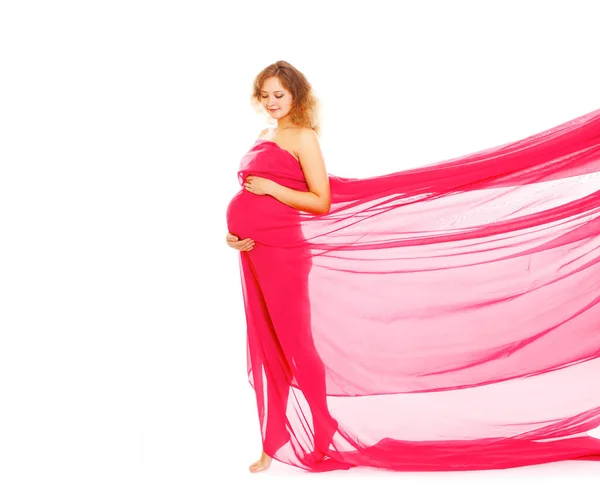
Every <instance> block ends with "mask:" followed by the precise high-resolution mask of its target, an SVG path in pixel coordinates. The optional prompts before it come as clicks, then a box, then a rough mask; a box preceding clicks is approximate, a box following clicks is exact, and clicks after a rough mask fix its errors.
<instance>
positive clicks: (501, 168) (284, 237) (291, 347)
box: [227, 110, 600, 471]
mask: <svg viewBox="0 0 600 495" xmlns="http://www.w3.org/2000/svg"><path fill="white" fill-rule="evenodd" d="M599 171H600V110H598V111H595V112H592V113H590V114H588V115H584V116H582V117H580V118H578V119H575V120H572V121H570V122H567V123H565V124H562V125H560V126H557V127H555V128H553V129H550V130H548V131H545V132H541V133H539V134H536V135H534V136H531V137H528V138H525V139H522V140H520V141H516V142H513V143H509V144H505V145H502V146H498V147H495V148H491V149H488V150H484V151H481V152H477V153H472V154H470V155H467V156H463V157H459V158H455V159H451V160H447V161H444V162H440V163H436V164H432V165H430V166H426V167H421V168H417V169H412V170H404V171H400V172H396V173H392V174H388V175H384V176H377V177H370V178H365V179H351V178H342V177H336V176H334V175H331V174H330V175H329V181H330V186H331V193H332V207H331V210H330V212H329V213H327V214H324V215H313V214H310V213H306V212H301V211H298V210H295V209H294V208H291V207H289V206H287V205H285V204H283V203H281V202H279V201H278V200H276V199H275V198H273V197H271V196H259V195H256V194H253V193H251V192H249V191H246V190H245V189H244V188H243V186H242V188H241V190H240V191H239V192H238V193H237V194H236V195H235V196H234V198H233V199H232V200H231V202H230V204H229V206H228V209H227V226H228V229H229V231H230V232H232V233H233V234H235V235H237V236H239V237H240V238H241V239H244V238H247V237H251V238H252V239H254V240H255V242H256V244H255V247H254V249H253V250H251V251H248V252H240V271H241V281H242V289H243V296H244V307H245V312H246V322H247V349H248V378H249V381H250V384H251V385H252V387H253V389H254V391H255V394H256V401H257V406H258V418H259V425H260V429H261V434H262V439H263V449H264V450H265V452H266V453H267V454H269V455H270V456H272V457H274V458H276V459H278V460H279V461H281V462H284V463H287V464H289V465H293V466H297V467H300V468H302V469H306V470H309V471H326V470H333V469H348V468H351V467H353V466H373V467H380V468H386V469H393V470H407V471H429V470H431V471H433V470H469V469H498V468H508V467H516V466H522V465H527V464H538V463H545V462H552V461H559V460H568V459H581V460H584V459H585V460H600V440H598V439H596V438H594V437H592V436H590V435H588V432H589V431H590V430H592V429H594V428H596V427H598V426H600V386H599V385H600V304H599V303H600V173H598V172H599ZM248 175H255V176H260V177H266V178H268V179H271V180H274V181H276V182H278V183H279V184H282V185H283V186H286V187H289V188H293V189H296V190H299V191H308V187H307V184H306V181H305V179H304V175H303V172H302V168H301V166H300V164H299V162H298V161H297V160H296V158H295V157H294V156H293V155H292V154H290V153H289V152H288V151H286V150H284V149H282V148H281V147H279V146H278V145H277V144H276V143H274V142H272V141H267V140H263V139H259V140H257V141H256V142H255V143H254V145H253V146H252V147H251V149H250V150H249V151H248V152H247V153H246V154H245V155H244V157H243V158H242V161H241V164H240V170H239V172H238V177H239V182H240V185H242V184H243V183H244V181H245V178H246V177H247V176H248Z"/></svg>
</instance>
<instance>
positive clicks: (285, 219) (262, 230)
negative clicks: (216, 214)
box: [227, 188, 300, 244]
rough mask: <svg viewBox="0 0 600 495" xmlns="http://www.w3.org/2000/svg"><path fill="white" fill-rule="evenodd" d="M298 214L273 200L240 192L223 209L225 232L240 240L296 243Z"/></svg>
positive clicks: (247, 192)
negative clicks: (224, 210) (225, 220)
mask: <svg viewBox="0 0 600 495" xmlns="http://www.w3.org/2000/svg"><path fill="white" fill-rule="evenodd" d="M299 214H300V212H299V211H298V210H296V209H294V208H292V207H291V206H288V205H286V204H284V203H282V202H280V201H278V200H276V199H275V198H274V197H273V196H269V195H264V196H261V195H258V194H254V193H252V192H250V191H247V190H246V189H243V188H242V189H241V190H240V191H239V192H238V193H237V194H236V195H235V196H234V197H233V198H232V199H231V201H230V202H229V205H228V207H227V228H228V229H229V232H231V233H232V234H234V235H236V236H238V237H239V238H240V239H246V238H247V237H250V238H252V239H253V240H255V241H256V242H264V243H267V244H277V243H278V241H279V242H281V241H290V240H292V239H298V236H299V230H300V228H299V224H298V219H299Z"/></svg>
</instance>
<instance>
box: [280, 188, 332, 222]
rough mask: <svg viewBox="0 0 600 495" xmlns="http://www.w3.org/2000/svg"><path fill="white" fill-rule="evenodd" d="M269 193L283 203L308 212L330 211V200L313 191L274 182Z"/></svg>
mask: <svg viewBox="0 0 600 495" xmlns="http://www.w3.org/2000/svg"><path fill="white" fill-rule="evenodd" d="M269 194H270V195H271V196H273V197H274V198H275V199H276V200H278V201H281V202H282V203H283V204H286V205H288V206H291V207H292V208H296V209H297V210H301V211H305V212H307V213H313V214H315V215H322V214H323V213H327V212H329V206H330V205H329V204H328V202H326V201H325V200H324V199H323V198H321V197H319V196H317V195H316V194H315V193H313V192H311V191H307V192H304V191H297V190H296V189H291V188H289V187H285V186H282V185H281V184H278V183H277V182H273V185H272V188H271V191H270V192H269Z"/></svg>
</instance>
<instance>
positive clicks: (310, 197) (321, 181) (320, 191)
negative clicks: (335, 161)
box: [269, 129, 331, 215]
mask: <svg viewBox="0 0 600 495" xmlns="http://www.w3.org/2000/svg"><path fill="white" fill-rule="evenodd" d="M299 139H300V142H299V147H298V155H299V158H300V166H301V167H302V171H303V172H304V178H305V179H306V184H307V185H308V189H309V190H308V191H307V192H303V191H297V190H295V189H291V188H289V187H285V186H282V185H281V184H277V183H273V184H272V189H271V191H270V192H269V194H271V196H273V197H274V198H275V199H277V200H278V201H281V202H282V203H284V204H286V205H288V206H291V207H292V208H296V209H297V210H302V211H306V212H308V213H314V214H318V215H321V214H324V213H328V212H329V209H330V208H331V191H330V188H329V177H328V175H327V170H326V169H325V161H324V160H323V154H322V153H321V146H320V145H319V140H318V136H317V133H316V132H315V131H313V130H312V129H307V130H305V131H304V132H302V133H301V135H300V137H299Z"/></svg>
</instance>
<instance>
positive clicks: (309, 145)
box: [295, 127, 321, 153]
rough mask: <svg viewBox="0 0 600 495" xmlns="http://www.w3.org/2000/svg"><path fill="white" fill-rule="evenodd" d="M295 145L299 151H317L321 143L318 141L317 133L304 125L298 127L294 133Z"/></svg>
mask: <svg viewBox="0 0 600 495" xmlns="http://www.w3.org/2000/svg"><path fill="white" fill-rule="evenodd" d="M295 137H296V139H295V141H296V147H297V149H298V151H299V152H302V151H304V152H309V153H310V152H312V153H314V152H316V151H317V152H318V151H320V149H321V145H320V143H319V135H318V134H317V133H316V132H315V130H314V129H311V128H309V127H304V128H302V129H299V130H298V132H297V134H296V136H295Z"/></svg>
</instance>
